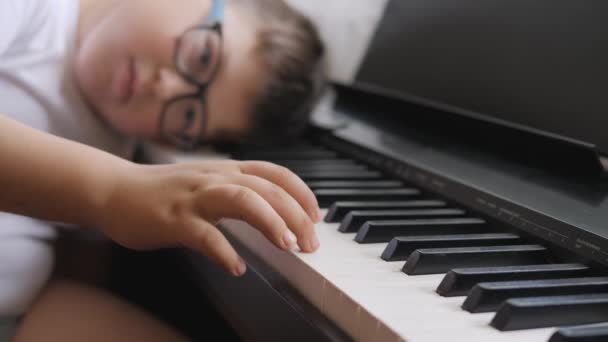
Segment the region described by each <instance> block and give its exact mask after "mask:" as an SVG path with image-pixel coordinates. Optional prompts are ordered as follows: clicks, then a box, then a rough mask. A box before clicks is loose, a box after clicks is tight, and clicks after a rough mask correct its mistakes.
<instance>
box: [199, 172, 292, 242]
mask: <svg viewBox="0 0 608 342" xmlns="http://www.w3.org/2000/svg"><path fill="white" fill-rule="evenodd" d="M197 204H198V208H199V209H198V210H199V212H200V213H201V215H202V217H203V218H204V219H206V220H208V221H210V222H212V223H216V222H218V221H220V220H221V219H224V218H232V219H237V220H242V221H245V222H247V223H249V224H250V225H252V226H254V227H255V228H256V229H258V230H259V231H260V232H262V234H264V236H266V238H267V239H268V240H270V241H271V242H272V243H274V244H275V245H276V246H277V247H279V248H281V249H284V250H288V249H291V248H292V247H293V245H294V242H295V241H294V240H295V239H294V238H293V233H291V231H290V230H289V229H288V228H287V225H286V224H285V221H283V219H282V218H281V216H279V214H277V212H276V211H275V210H274V208H273V207H272V206H271V205H270V204H269V203H268V202H266V200H265V199H264V198H262V197H261V196H260V195H259V194H257V193H256V192H255V191H254V190H252V189H250V188H248V187H245V186H241V185H236V184H223V185H217V186H212V187H210V188H207V189H206V190H205V192H204V196H202V197H201V198H199V202H198V203H197Z"/></svg>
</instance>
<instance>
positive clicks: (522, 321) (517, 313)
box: [490, 294, 608, 331]
mask: <svg viewBox="0 0 608 342" xmlns="http://www.w3.org/2000/svg"><path fill="white" fill-rule="evenodd" d="M606 321H608V294H586V295H571V296H546V297H531V298H514V299H509V300H507V301H506V302H504V303H503V304H502V305H501V306H500V308H499V309H498V311H497V312H496V315H494V318H493V319H492V322H491V323H490V325H492V326H493V327H494V328H496V329H498V330H501V331H509V330H521V329H533V328H547V327H555V326H564V325H577V324H589V323H600V322H606Z"/></svg>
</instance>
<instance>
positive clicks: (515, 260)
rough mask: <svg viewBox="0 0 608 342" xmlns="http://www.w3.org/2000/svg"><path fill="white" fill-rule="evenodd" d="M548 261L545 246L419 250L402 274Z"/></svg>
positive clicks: (435, 272)
mask: <svg viewBox="0 0 608 342" xmlns="http://www.w3.org/2000/svg"><path fill="white" fill-rule="evenodd" d="M547 259H548V252H547V249H546V248H545V247H543V246H541V245H513V246H490V247H457V248H428V249H418V250H416V251H415V252H414V253H412V254H411V255H410V257H409V258H407V261H406V263H405V265H404V266H403V269H402V271H403V272H405V273H407V274H409V275H421V274H440V273H446V272H448V271H449V270H451V269H453V268H458V267H489V266H515V265H533V264H542V263H543V262H546V261H547Z"/></svg>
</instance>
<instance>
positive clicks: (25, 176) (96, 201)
mask: <svg viewBox="0 0 608 342" xmlns="http://www.w3.org/2000/svg"><path fill="white" fill-rule="evenodd" d="M128 164H129V162H128V161H126V160H123V159H120V158H118V157H115V156H113V155H111V154H108V153H105V152H103V151H101V150H97V149H94V148H91V147H88V146H86V145H83V144H79V143H76V142H73V141H69V140H66V139H63V138H59V137H56V136H53V135H51V134H48V133H44V132H41V131H38V130H35V129H33V128H30V127H28V126H25V125H23V124H21V123H18V122H16V121H14V120H12V119H10V118H8V117H6V116H4V115H0V189H2V192H1V193H0V211H9V212H14V213H18V214H22V215H27V216H33V217H37V218H41V219H45V220H51V221H61V222H69V223H76V224H85V225H86V224H92V223H93V222H91V221H92V218H93V217H94V214H95V213H94V211H95V210H96V209H97V208H100V207H102V206H103V205H104V201H105V199H106V198H107V194H108V193H109V192H110V191H111V190H112V187H113V184H114V180H115V179H116V177H115V176H116V174H117V172H120V170H121V169H124V168H125V167H127V166H128Z"/></svg>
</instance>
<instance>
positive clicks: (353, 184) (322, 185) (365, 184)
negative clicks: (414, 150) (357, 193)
mask: <svg viewBox="0 0 608 342" xmlns="http://www.w3.org/2000/svg"><path fill="white" fill-rule="evenodd" d="M306 185H308V187H309V188H311V189H313V190H315V189H368V188H372V189H393V188H400V187H402V186H403V182H401V181H395V180H378V181H374V180H372V181H365V180H363V181H309V182H306Z"/></svg>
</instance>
